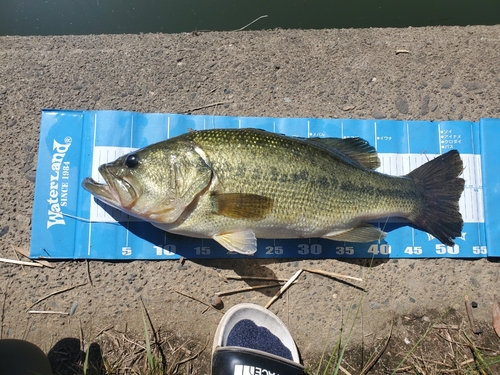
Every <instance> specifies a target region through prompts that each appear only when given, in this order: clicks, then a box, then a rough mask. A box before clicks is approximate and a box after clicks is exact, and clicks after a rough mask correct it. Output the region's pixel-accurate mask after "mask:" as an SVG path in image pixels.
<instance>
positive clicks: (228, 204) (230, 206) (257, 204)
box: [211, 193, 273, 220]
mask: <svg viewBox="0 0 500 375" xmlns="http://www.w3.org/2000/svg"><path fill="white" fill-rule="evenodd" d="M211 199H212V205H213V211H214V212H215V213H216V214H218V215H223V216H227V217H230V218H232V219H251V220H261V219H264V218H265V217H266V216H267V214H268V213H269V211H270V210H271V208H272V207H273V200H272V199H271V198H269V197H264V196H262V195H257V194H245V193H225V194H218V193H214V194H212V197H211Z"/></svg>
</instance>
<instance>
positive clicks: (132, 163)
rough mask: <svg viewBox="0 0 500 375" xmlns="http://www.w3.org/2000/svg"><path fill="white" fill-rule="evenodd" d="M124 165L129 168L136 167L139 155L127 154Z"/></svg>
mask: <svg viewBox="0 0 500 375" xmlns="http://www.w3.org/2000/svg"><path fill="white" fill-rule="evenodd" d="M125 165H126V166H127V167H128V168H130V169H134V168H137V167H138V166H139V157H138V156H137V155H136V154H130V155H128V156H127V158H126V159H125Z"/></svg>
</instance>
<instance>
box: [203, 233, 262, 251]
mask: <svg viewBox="0 0 500 375" xmlns="http://www.w3.org/2000/svg"><path fill="white" fill-rule="evenodd" d="M213 239H214V240H215V241H217V242H218V243H219V244H221V245H222V246H224V247H225V248H226V249H227V250H229V251H233V252H236V253H240V254H245V255H253V254H255V252H256V251H257V238H256V237H255V233H254V232H253V231H252V230H250V229H246V230H242V231H238V232H229V233H220V234H216V235H215V236H213Z"/></svg>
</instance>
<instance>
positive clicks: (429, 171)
mask: <svg viewBox="0 0 500 375" xmlns="http://www.w3.org/2000/svg"><path fill="white" fill-rule="evenodd" d="M462 171H463V163H462V159H461V158H460V155H459V153H458V151H457V150H452V151H449V152H447V153H446V154H443V155H441V156H438V157H437V158H435V159H433V160H431V161H429V162H428V163H426V164H424V165H422V166H420V167H419V168H417V169H415V170H413V171H412V172H410V173H409V174H408V175H407V177H409V178H411V179H413V180H414V181H415V183H416V184H417V186H418V187H419V189H421V193H422V195H423V197H424V204H423V207H421V209H420V210H418V212H415V213H414V214H413V215H411V217H410V218H409V219H410V220H411V221H412V222H413V224H415V225H416V226H417V227H419V228H421V229H423V230H425V231H426V232H428V233H430V234H432V235H433V236H434V237H436V238H437V239H438V240H440V241H441V242H442V243H443V244H445V245H448V246H453V245H454V244H455V243H454V242H453V239H455V238H456V237H460V236H461V234H462V227H463V225H464V221H463V219H462V215H461V214H460V211H459V208H458V201H459V199H460V195H462V192H463V190H464V184H465V180H464V179H463V178H460V177H458V176H459V175H460V174H461V173H462Z"/></svg>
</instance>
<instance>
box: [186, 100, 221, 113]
mask: <svg viewBox="0 0 500 375" xmlns="http://www.w3.org/2000/svg"><path fill="white" fill-rule="evenodd" d="M228 103H231V102H216V103H210V104H206V105H202V106H201V107H195V108H191V109H188V110H187V111H185V112H184V113H191V112H194V111H199V110H200V109H205V108H210V107H216V106H218V105H222V104H228Z"/></svg>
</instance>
